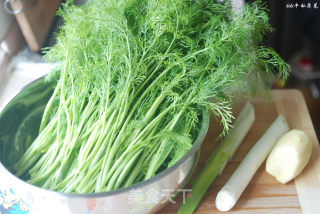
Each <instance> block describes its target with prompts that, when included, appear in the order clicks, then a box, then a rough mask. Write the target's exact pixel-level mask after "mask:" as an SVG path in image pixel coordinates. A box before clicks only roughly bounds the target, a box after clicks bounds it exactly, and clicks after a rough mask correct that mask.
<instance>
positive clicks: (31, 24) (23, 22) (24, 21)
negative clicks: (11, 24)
mask: <svg viewBox="0 0 320 214" xmlns="http://www.w3.org/2000/svg"><path fill="white" fill-rule="evenodd" d="M60 2H61V0H26V1H22V3H23V9H22V11H21V12H20V13H18V14H16V18H17V21H18V23H19V26H20V28H21V31H22V33H23V35H24V38H25V40H26V42H27V44H28V46H29V48H30V50H32V51H39V50H40V48H41V47H42V45H43V43H44V41H45V39H46V37H47V33H48V31H49V29H50V27H51V24H52V21H53V19H54V17H55V15H56V11H57V9H58V7H59V4H60ZM11 7H12V9H14V10H18V9H19V8H20V4H19V3H18V2H17V1H12V2H11Z"/></svg>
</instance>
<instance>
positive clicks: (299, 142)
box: [266, 129, 312, 184]
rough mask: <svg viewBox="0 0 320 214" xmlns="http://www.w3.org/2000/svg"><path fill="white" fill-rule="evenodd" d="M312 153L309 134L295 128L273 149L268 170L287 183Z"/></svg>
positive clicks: (267, 166)
mask: <svg viewBox="0 0 320 214" xmlns="http://www.w3.org/2000/svg"><path fill="white" fill-rule="evenodd" d="M311 153H312V143H311V141H310V138H309V136H308V135H307V134H306V133H305V132H304V131H300V130H297V129H293V130H291V131H289V132H287V133H286V134H284V135H283V136H282V137H281V138H280V139H279V140H278V142H277V144H276V145H275V146H274V148H273V149H272V151H271V153H270V155H269V157H268V159H267V162H266V170H267V172H268V173H269V174H271V175H272V176H274V177H275V178H276V179H277V180H278V181H280V182H281V183H283V184H285V183H287V182H289V181H291V180H292V179H294V178H295V177H296V176H297V175H298V174H299V173H300V172H301V171H302V170H303V168H304V167H305V166H306V165H307V163H308V161H309V159H310V156H311Z"/></svg>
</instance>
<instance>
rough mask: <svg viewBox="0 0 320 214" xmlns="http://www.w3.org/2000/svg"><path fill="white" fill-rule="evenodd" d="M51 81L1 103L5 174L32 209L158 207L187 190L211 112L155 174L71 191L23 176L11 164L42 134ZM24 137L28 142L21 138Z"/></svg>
mask: <svg viewBox="0 0 320 214" xmlns="http://www.w3.org/2000/svg"><path fill="white" fill-rule="evenodd" d="M52 89H53V87H52V83H50V82H48V81H45V79H44V78H43V77H42V78H40V79H38V80H36V81H34V82H32V83H30V84H29V85H27V86H26V87H25V88H24V89H22V91H21V92H19V93H18V94H17V95H15V96H14V97H13V98H12V99H11V100H10V101H9V102H8V103H7V104H6V105H4V106H3V107H2V108H0V161H1V162H0V178H1V182H2V183H4V185H6V186H8V187H11V188H12V190H13V191H14V192H15V193H17V194H18V195H20V197H21V198H22V199H23V200H24V202H25V203H26V204H27V205H28V206H29V207H30V213H39V214H43V213H54V214H56V213H61V214H62V213H63V214H67V213H75V214H87V213H116V214H120V213H153V212H156V211H157V210H159V209H160V208H161V207H163V206H164V205H165V204H166V203H168V202H169V196H171V195H172V193H173V192H176V191H182V192H184V193H186V192H188V191H191V190H182V189H179V188H182V185H183V184H184V183H185V181H186V179H187V178H188V176H189V175H190V173H191V170H192V168H193V166H194V164H195V160H196V153H197V151H198V150H199V148H200V146H201V144H202V142H203V140H204V137H205V135H206V133H207V130H208V126H209V113H208V112H204V113H203V115H202V118H201V128H200V132H199V135H198V137H197V139H196V141H195V143H194V145H193V147H192V148H191V150H190V151H189V152H188V153H187V154H186V155H185V156H184V157H183V158H182V159H181V160H180V161H178V162H177V163H176V164H175V165H173V166H172V167H170V168H169V169H167V170H164V171H163V172H161V173H159V174H158V175H156V176H155V177H153V178H151V179H149V180H147V181H144V182H141V183H138V184H135V185H132V186H130V187H126V188H122V189H119V190H115V191H110V192H103V193H92V194H68V193H61V192H55V191H50V190H46V189H43V188H40V187H37V186H34V185H31V184H28V183H27V182H25V181H23V180H21V179H20V178H18V177H16V176H15V175H13V174H12V173H11V172H10V171H9V170H8V169H7V167H8V166H10V164H11V163H13V162H14V161H16V160H17V159H18V158H19V157H20V156H21V154H22V153H23V151H24V150H25V147H26V145H25V144H28V143H29V142H31V141H32V140H33V139H34V138H35V137H36V135H37V132H38V128H39V124H40V120H41V115H42V113H43V111H44V107H45V105H46V103H47V101H48V100H49V98H50V96H51V94H52ZM21 142H24V143H21Z"/></svg>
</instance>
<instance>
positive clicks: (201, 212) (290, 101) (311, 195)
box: [159, 90, 320, 214]
mask: <svg viewBox="0 0 320 214" xmlns="http://www.w3.org/2000/svg"><path fill="white" fill-rule="evenodd" d="M272 93H273V97H272V98H271V99H270V100H269V101H268V102H267V103H266V100H265V98H263V97H256V98H254V99H253V100H252V104H253V105H254V108H255V114H256V120H255V122H254V124H253V126H252V128H251V130H250V131H249V133H248V135H247V136H246V138H245V139H244V141H243V142H242V144H241V145H240V147H239V149H238V150H237V152H236V153H235V155H234V157H233V158H232V160H231V161H230V162H229V163H228V165H227V166H226V168H225V169H224V171H223V173H222V174H221V175H220V176H219V177H218V178H217V179H216V180H215V181H214V182H213V183H212V185H211V187H210V189H209V190H208V192H207V193H206V195H205V197H204V198H203V200H202V201H201V203H200V205H199V207H198V209H197V210H196V212H195V213H198V214H206V213H222V212H219V211H218V210H217V209H216V207H215V203H214V202H215V198H216V195H217V192H218V191H219V190H220V189H221V187H222V186H223V185H224V184H225V183H226V181H227V180H228V178H229V177H230V176H231V174H232V173H233V171H234V170H235V169H236V167H237V166H238V165H239V163H240V161H241V160H242V159H243V158H244V156H245V155H246V154H247V152H248V151H249V150H250V148H251V147H252V146H253V145H254V143H255V142H257V140H258V139H259V138H260V137H261V136H262V134H263V133H264V132H265V131H266V130H267V128H268V127H269V126H270V125H271V123H272V122H273V121H274V120H275V118H276V117H277V115H278V114H280V113H281V114H283V116H284V117H285V118H286V120H287V121H288V124H289V126H290V128H291V129H294V128H295V129H301V130H304V131H306V132H307V133H308V135H309V136H310V137H311V139H312V143H313V152H312V156H311V159H310V162H309V164H308V166H307V167H306V168H305V169H304V170H303V172H302V173H301V174H300V175H299V176H298V177H297V178H296V179H295V181H292V182H290V183H288V184H285V185H284V184H281V183H279V182H277V181H276V180H275V179H274V178H273V177H272V176H270V175H269V174H267V173H266V171H265V163H264V164H263V165H262V166H261V167H260V168H259V170H258V171H257V173H256V174H255V175H254V177H253V178H252V180H251V182H250V183H249V185H248V187H247V188H246V189H245V191H244V193H243V194H242V196H241V197H240V199H239V201H238V203H237V204H236V206H235V207H234V208H233V209H232V210H231V211H230V212H228V213H254V214H256V213H266V214H271V213H277V214H278V213H281V214H283V213H289V214H294V213H307V214H309V213H320V148H319V142H318V140H317V137H316V134H315V131H314V128H313V125H312V122H311V118H310V115H309V112H308V109H307V106H306V103H305V100H304V97H303V95H302V93H301V92H300V91H298V90H274V91H273V92H272ZM243 104H244V102H239V103H237V104H236V105H235V106H234V115H237V114H238V113H239V112H240V110H241V108H242V106H243ZM217 127H219V125H218V124H217V123H216V122H215V121H214V120H211V123H210V127H209V131H208V134H207V136H206V139H205V141H204V143H203V146H202V150H201V156H200V161H199V165H198V167H197V170H196V172H195V174H197V173H198V172H199V170H200V169H201V168H202V167H203V165H204V163H205V161H206V160H207V159H208V157H209V156H210V154H212V152H213V151H214V149H215V148H216V146H217V144H218V143H219V141H218V142H217V141H216V138H217V136H218V134H219V132H220V129H219V128H217ZM189 187H190V186H187V188H189ZM191 193H192V192H191ZM175 202H176V204H173V203H169V204H168V205H167V206H166V207H164V208H163V209H162V210H161V211H160V212H159V214H161V213H165V214H170V213H176V212H177V210H178V208H179V206H180V204H181V203H182V194H180V195H179V196H178V197H177V198H176V199H175Z"/></svg>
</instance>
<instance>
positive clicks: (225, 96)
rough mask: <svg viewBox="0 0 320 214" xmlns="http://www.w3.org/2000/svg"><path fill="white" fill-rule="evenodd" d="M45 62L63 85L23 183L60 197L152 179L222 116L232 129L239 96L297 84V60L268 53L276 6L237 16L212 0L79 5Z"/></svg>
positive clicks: (255, 6) (250, 8)
mask: <svg viewBox="0 0 320 214" xmlns="http://www.w3.org/2000/svg"><path fill="white" fill-rule="evenodd" d="M59 15H61V16H62V17H63V18H64V21H65V24H64V25H63V27H62V28H61V32H60V33H59V34H58V35H57V43H56V45H55V46H53V47H52V48H50V49H48V50H47V52H46V55H45V59H46V60H47V61H48V62H55V63H57V67H56V68H55V69H54V70H53V71H51V72H50V74H49V75H48V77H47V78H48V80H50V81H56V86H55V88H54V92H53V95H52V97H51V98H50V100H49V101H48V104H47V106H46V108H45V111H44V114H43V118H42V121H41V125H40V129H39V135H38V137H37V138H36V139H35V140H34V142H33V143H32V144H31V145H30V146H29V148H28V149H27V150H26V151H25V153H24V154H23V156H22V157H21V159H20V160H19V161H17V162H16V163H15V164H13V165H12V169H13V170H14V171H15V173H16V175H17V176H20V177H22V178H24V179H26V180H27V182H29V183H31V184H34V185H37V186H40V187H43V188H46V189H50V190H55V191H60V192H69V193H92V192H105V191H111V190H115V189H119V188H123V187H127V186H130V185H132V184H135V183H138V182H142V181H144V180H147V179H149V178H151V177H153V176H155V175H156V174H157V173H159V172H161V171H163V170H165V169H166V168H169V167H170V166H172V165H173V164H175V163H176V162H177V161H178V160H180V159H181V157H183V156H184V155H185V154H186V153H187V152H188V151H189V150H190V148H191V147H192V145H193V142H194V140H195V138H196V137H197V134H198V132H199V127H200V124H201V115H202V112H203V111H204V110H210V111H211V112H212V113H213V114H214V115H215V117H216V119H217V120H219V121H220V123H221V125H222V126H223V127H224V129H223V133H222V135H223V134H225V133H227V132H228V130H229V128H230V124H231V121H232V118H233V117H232V114H231V101H232V99H233V98H234V97H235V96H238V95H240V94H241V95H243V94H244V93H245V94H247V95H250V94H252V93H253V92H257V91H259V90H260V89H266V88H268V87H269V85H268V84H267V83H266V81H265V80H267V79H270V78H272V77H274V76H278V77H279V78H283V79H285V78H286V76H287V71H288V66H287V64H286V63H285V62H284V61H283V60H282V59H281V58H280V57H279V56H278V55H277V54H276V53H275V52H274V51H273V50H271V49H269V48H266V47H264V46H261V42H262V38H263V36H264V35H265V34H266V33H268V32H270V31H271V28H270V26H269V24H268V16H267V13H266V12H265V6H264V5H262V4H261V3H260V2H255V3H251V4H248V5H247V6H246V8H245V10H244V12H243V13H242V14H240V15H239V16H237V18H236V19H234V18H233V17H234V16H233V13H232V10H231V6H230V2H228V1H224V2H222V3H217V2H215V1H212V0H161V1H160V0H91V1H90V0H89V1H88V2H87V3H86V4H84V5H82V6H75V5H73V4H72V3H71V2H69V1H67V3H65V4H64V5H63V6H62V8H61V9H60V12H59Z"/></svg>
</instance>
